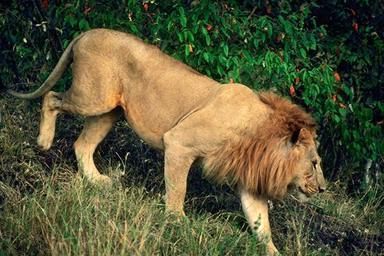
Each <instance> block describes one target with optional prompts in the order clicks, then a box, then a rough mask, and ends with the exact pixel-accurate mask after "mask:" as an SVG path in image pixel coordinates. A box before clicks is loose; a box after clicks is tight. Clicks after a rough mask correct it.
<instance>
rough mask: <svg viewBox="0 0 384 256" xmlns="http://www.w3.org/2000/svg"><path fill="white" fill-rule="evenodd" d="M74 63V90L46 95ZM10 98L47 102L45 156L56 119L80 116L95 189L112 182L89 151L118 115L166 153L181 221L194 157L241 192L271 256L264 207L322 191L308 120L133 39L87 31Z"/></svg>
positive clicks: (84, 158) (171, 200)
mask: <svg viewBox="0 0 384 256" xmlns="http://www.w3.org/2000/svg"><path fill="white" fill-rule="evenodd" d="M71 62H72V64H73V67H72V69H73V81H72V86H71V88H70V89H69V90H68V91H67V92H65V93H57V92H53V91H49V90H50V89H51V88H52V87H53V86H54V85H55V83H56V82H57V81H58V80H59V79H60V77H61V76H62V74H63V72H64V71H65V69H66V68H67V66H68V64H70V63H71ZM10 93H11V94H12V95H14V96H16V97H19V98H23V99H33V98H37V97H40V96H43V95H44V100H43V106H42V110H41V124H40V134H39V136H38V139H37V143H38V144H39V145H40V146H41V148H42V149H44V150H48V149H49V148H50V147H51V144H52V141H53V137H54V133H55V121H56V117H57V114H59V113H61V112H70V113H75V114H81V115H84V116H86V122H85V125H84V128H83V131H82V132H81V134H80V137H79V138H78V139H77V141H76V142H75V144H74V149H75V153H76V158H77V161H78V168H79V170H80V172H82V173H83V175H84V176H85V177H87V178H88V179H89V180H90V181H91V182H93V183H102V184H109V183H110V182H111V181H110V178H108V177H107V176H105V175H101V174H100V173H99V172H98V170H97V169H96V167H95V164H94V162H93V153H94V151H95V149H96V147H97V145H98V144H99V143H100V141H102V140H103V138H104V137H105V136H106V134H107V133H108V131H109V130H110V129H111V127H112V125H113V124H114V122H115V121H116V120H117V119H118V117H119V112H120V111H119V109H122V110H123V112H124V115H125V118H126V119H127V121H128V123H129V125H130V126H131V127H132V129H133V130H134V131H135V132H136V133H137V134H138V135H139V136H140V137H141V138H142V139H143V140H144V141H146V143H148V144H149V145H151V146H153V147H155V148H158V149H161V150H164V152H165V153H164V154H165V167H164V172H165V185H166V208H167V209H168V210H170V211H172V212H175V213H177V214H180V215H184V211H183V204H184V197H185V193H186V187H187V184H186V182H187V175H188V172H189V169H190V166H191V165H192V163H193V162H194V161H195V160H197V159H200V160H202V163H203V166H204V170H205V172H206V175H207V176H208V177H211V178H213V180H216V181H217V182H219V183H223V182H226V183H229V184H230V185H232V186H233V187H234V188H235V189H236V190H237V191H238V192H239V194H240V198H241V202H242V207H243V210H244V212H245V215H246V218H247V220H248V222H249V224H250V225H251V227H252V228H254V229H255V231H256V232H257V233H258V234H259V235H260V237H262V238H265V239H266V241H267V250H268V253H269V254H274V253H275V252H277V250H276V247H275V246H274V244H273V242H272V240H271V238H270V236H271V231H270V225H269V220H268V204H267V200H268V199H276V198H278V199H279V198H282V197H284V196H285V195H286V194H287V190H288V188H290V187H295V188H297V191H298V193H299V194H301V196H302V197H309V196H312V195H313V194H316V193H317V192H321V191H323V190H324V189H325V181H324V177H323V173H322V170H321V167H320V157H319V155H318V153H317V149H316V145H315V137H316V135H315V122H314V121H313V119H312V118H311V117H310V115H308V114H307V113H305V112H304V111H303V110H301V109H300V108H299V107H297V106H296V105H293V104H292V103H290V102H289V101H287V100H285V99H282V98H280V97H278V96H276V95H275V94H273V93H267V92H263V93H258V94H257V93H255V92H253V91H252V90H251V89H249V88H247V87H246V86H244V85H241V84H228V85H225V86H223V85H220V84H219V83H218V82H216V81H214V80H212V79H210V78H208V77H206V76H204V75H201V74H199V73H198V72H196V71H194V70H193V69H191V68H189V67H188V66H186V65H184V64H183V63H181V62H179V61H177V60H174V59H172V58H171V57H169V56H167V55H165V54H164V53H162V52H161V51H160V50H159V49H157V48H156V47H154V46H150V45H147V44H146V43H144V42H142V41H141V40H140V39H138V38H136V37H134V36H132V35H128V34H125V33H122V32H117V31H112V30H107V29H95V30H90V31H88V32H85V33H83V34H81V35H80V36H78V37H77V38H75V39H74V40H73V41H72V42H71V43H70V44H69V46H68V48H67V49H66V50H65V51H64V53H63V55H62V56H61V58H60V60H59V62H58V63H57V65H56V66H55V68H54V70H53V72H52V73H51V74H50V76H49V77H48V78H47V80H46V81H45V82H44V83H43V85H42V86H41V87H40V88H39V89H37V90H36V91H35V92H32V93H27V94H21V93H17V92H14V91H10Z"/></svg>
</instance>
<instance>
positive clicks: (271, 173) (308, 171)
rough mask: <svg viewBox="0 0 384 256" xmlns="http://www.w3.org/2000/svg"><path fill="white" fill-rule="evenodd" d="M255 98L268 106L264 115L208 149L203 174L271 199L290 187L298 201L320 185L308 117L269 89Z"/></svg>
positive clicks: (322, 184) (321, 187)
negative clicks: (239, 133)
mask: <svg viewBox="0 0 384 256" xmlns="http://www.w3.org/2000/svg"><path fill="white" fill-rule="evenodd" d="M259 99H260V101H261V102H263V103H264V104H266V105H268V106H269V107H270V109H271V110H272V111H271V112H270V115H269V118H267V120H266V121H263V122H262V123H260V124H257V127H256V128H255V129H254V131H253V132H251V133H250V134H247V135H244V136H241V137H240V138H237V139H231V140H229V141H228V142H227V143H226V144H225V145H223V147H220V148H219V149H217V150H215V151H213V152H210V153H209V154H208V155H207V157H206V159H205V161H204V166H205V174H206V175H207V176H208V177H210V178H212V179H214V180H216V181H217V182H219V183H223V182H228V183H230V184H232V185H234V186H241V187H242V188H243V189H246V190H247V191H249V192H250V193H254V194H258V195H264V196H266V197H268V198H272V199H274V198H277V199H280V198H282V197H284V196H285V195H286V194H287V192H288V191H289V190H292V188H294V189H295V190H296V191H297V193H298V197H299V199H300V200H303V201H305V200H306V199H307V198H308V197H311V196H312V195H314V194H316V193H318V192H322V191H324V189H325V180H324V177H323V173H322V170H321V167H320V162H321V159H320V157H319V155H318V153H317V146H316V131H315V128H316V124H315V122H314V120H313V118H312V117H311V116H310V115H309V114H307V113H306V112H305V111H303V110H302V109H301V108H299V107H298V106H297V105H294V104H292V103H291V102H289V101H288V100H285V99H283V98H281V97H279V96H277V95H275V94H273V93H270V92H268V93H267V92H264V93H260V94H259Z"/></svg>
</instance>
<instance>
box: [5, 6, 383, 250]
mask: <svg viewBox="0 0 384 256" xmlns="http://www.w3.org/2000/svg"><path fill="white" fill-rule="evenodd" d="M97 27H105V28H112V29H117V30H121V31H125V32H129V33H132V34H135V35H137V36H139V37H140V38H142V39H144V40H145V41H146V42H148V43H151V44H155V45H157V46H158V47H159V48H161V49H162V50H163V51H164V52H166V53H168V54H170V55H172V56H173V57H175V58H177V59H179V60H181V61H183V62H185V63H187V64H188V65H190V66H192V67H193V68H195V69H197V70H198V71H199V72H201V73H203V74H206V75H208V76H210V77H212V78H214V79H216V80H218V81H221V82H223V83H230V82H239V83H243V84H246V85H248V86H249V87H251V88H254V89H256V90H258V89H270V90H275V91H277V92H279V93H280V94H281V95H284V96H286V97H289V98H290V99H291V100H292V101H294V102H296V103H297V104H299V105H301V106H303V107H304V108H305V109H307V110H308V111H310V112H311V113H312V114H313V116H314V117H315V118H316V120H317V122H318V125H319V135H320V138H319V140H320V143H321V144H320V145H321V146H320V148H319V151H320V154H321V155H322V157H323V169H324V172H325V176H326V177H327V179H328V180H329V181H330V191H329V192H328V193H327V194H325V195H324V196H322V197H321V198H319V199H316V200H315V201H314V202H313V203H312V204H309V205H300V206H299V204H298V203H297V202H295V201H294V200H292V199H288V201H286V202H276V205H275V206H274V209H273V210H272V217H273V219H274V221H273V223H272V226H273V232H274V235H275V240H276V241H277V244H278V245H279V248H282V252H283V253H284V254H288V255H298V254H303V255H306V254H311V255H312V254H313V255H335V254H341V255H351V254H356V255H361V254H364V255H377V254H380V253H382V252H383V250H384V236H383V233H382V230H384V226H383V223H384V210H383V199H384V195H383V191H384V190H383V183H384V175H383V166H384V140H383V138H384V136H383V135H384V132H383V125H384V101H383V99H384V86H383V85H384V83H383V82H384V61H383V60H384V29H383V28H384V3H383V2H382V1H373V0H356V1H335V0H319V1H294V0H270V1H268V0H243V1H206V0H201V1H197V0H195V1H188V0H187V1H156V0H152V1H137V0H120V1H95V0H88V1H85V0H77V1H68V0H67V1H65V0H56V1H53V0H51V1H50V0H24V1H21V0H20V1H16V0H10V1H3V2H1V3H0V47H1V48H0V51H1V56H2V57H1V58H0V82H1V84H0V86H1V87H0V88H1V89H6V88H13V89H17V90H18V91H22V90H25V91H31V90H33V89H36V88H37V87H38V86H39V85H40V84H41V82H42V81H44V79H45V78H46V77H47V76H48V74H49V73H50V72H51V71H52V68H53V66H54V65H55V63H56V62H57V60H58V58H59V56H60V55H61V53H62V51H63V49H65V47H66V46H67V45H68V43H69V42H70V41H71V40H72V39H73V38H74V37H75V36H76V35H77V34H79V33H81V32H82V31H86V30H89V29H91V28H97ZM70 80H71V74H70V72H67V74H66V75H65V77H64V78H63V79H62V80H61V81H60V82H59V84H58V85H57V86H56V90H65V88H67V87H68V86H69V85H70ZM0 101H1V102H0V207H1V208H0V241H1V242H0V255H2V254H6V255H7V254H13V255H16V254H17V255H19V254H23V253H24V254H28V255H29V254H62V253H65V254H76V255H78V254H108V255H110V254H122V255H123V254H126V253H129V254H144V255H147V254H148V255H149V254H151V255H152V254H165V255H176V254H187V255H200V254H209V255H211V254H212V255H221V254H228V255H231V254H255V253H257V252H259V251H260V250H262V246H260V245H259V243H258V242H257V238H254V237H253V236H252V235H250V234H248V233H249V231H248V230H247V228H246V225H244V224H245V222H244V220H243V218H242V217H241V216H242V215H241V212H240V208H239V205H238V202H237V199H236V198H235V197H234V196H233V193H232V192H231V191H229V190H228V188H225V187H224V188H218V187H214V186H211V185H209V184H208V183H206V182H205V181H202V180H201V177H199V172H194V174H193V175H192V176H191V178H190V179H191V181H190V183H192V184H191V185H190V189H189V190H190V192H189V197H188V202H187V210H189V211H190V212H191V214H190V216H189V217H190V221H186V222H185V223H182V224H180V223H179V222H175V221H174V220H172V219H171V218H170V217H169V216H166V215H165V214H164V213H163V211H162V204H163V203H162V200H161V198H160V196H159V194H162V193H163V185H162V179H161V166H162V160H161V155H160V154H159V153H158V152H155V151H152V150H151V149H149V148H148V147H146V146H145V145H143V143H142V142H141V141H140V140H138V139H137V138H135V135H134V134H132V133H130V132H129V130H127V129H126V127H125V126H126V125H125V124H124V123H119V124H118V125H117V127H116V128H115V132H114V133H112V134H111V136H109V137H108V138H107V141H106V142H105V144H103V145H101V147H100V151H99V153H98V155H97V156H96V160H97V161H98V165H99V166H100V167H101V169H103V170H104V171H105V172H111V175H115V176H116V179H118V180H120V182H119V184H121V188H117V189H116V190H112V191H108V193H106V192H103V191H99V190H98V189H97V188H92V187H90V186H89V185H88V184H86V183H84V181H82V180H81V179H79V178H75V177H74V176H75V174H74V173H75V172H76V171H75V161H74V156H73V153H72V151H71V149H72V146H71V143H73V141H74V140H75V138H76V136H77V134H78V133H79V127H80V126H81V121H82V120H81V119H76V118H75V121H72V120H73V117H69V116H64V117H63V119H62V120H61V121H59V129H58V132H57V141H56V145H55V147H54V148H53V149H52V150H51V151H49V152H47V153H43V152H39V151H38V150H37V148H36V146H35V142H34V140H35V137H36V133H37V130H38V129H37V127H38V119H39V118H38V109H39V103H38V102H35V101H34V102H29V103H25V102H22V101H19V100H16V99H13V98H10V97H8V96H7V95H5V93H3V92H1V95H0ZM63 120H64V121H63ZM67 120H68V122H67ZM69 120H70V121H69ZM116 131H117V132H116ZM107 145H109V146H107ZM111 145H113V146H111ZM120 176H121V177H120ZM80 209H82V210H80ZM228 212H232V213H228ZM96 220H97V221H96ZM129 221H130V222H129ZM210 243H211V244H210Z"/></svg>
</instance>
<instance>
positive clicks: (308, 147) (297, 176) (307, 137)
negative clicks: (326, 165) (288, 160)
mask: <svg viewBox="0 0 384 256" xmlns="http://www.w3.org/2000/svg"><path fill="white" fill-rule="evenodd" d="M296 144H297V147H296V149H295V150H297V151H298V152H297V154H298V155H299V156H300V158H299V159H298V162H297V163H296V167H295V171H294V178H293V180H292V182H291V184H290V185H289V186H290V187H293V188H295V189H296V195H297V197H298V199H299V200H301V201H307V200H308V198H309V197H311V196H313V195H315V194H317V193H319V192H323V191H324V190H325V188H326V184H325V179H324V176H323V171H322V169H321V165H320V164H321V158H320V156H319V154H318V153H317V142H316V141H315V135H314V134H311V133H310V132H309V131H308V130H307V129H306V128H302V129H301V130H300V131H299V135H298V138H297V143H296Z"/></svg>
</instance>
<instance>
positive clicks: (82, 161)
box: [74, 109, 120, 186]
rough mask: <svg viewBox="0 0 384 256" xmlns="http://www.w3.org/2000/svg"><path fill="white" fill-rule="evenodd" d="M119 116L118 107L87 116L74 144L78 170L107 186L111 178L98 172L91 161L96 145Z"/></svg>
mask: <svg viewBox="0 0 384 256" xmlns="http://www.w3.org/2000/svg"><path fill="white" fill-rule="evenodd" d="M119 117H120V111H119V110H118V109H115V110H112V111H111V112H108V113H105V114H102V115H100V116H91V117H87V118H86V121H85V124H84V127H83V130H82V132H81V134H80V136H79V138H78V139H77V140H76V142H75V144H74V149H75V154H76V159H77V162H78V168H79V172H80V173H82V174H83V175H84V176H85V177H86V178H87V179H88V180H89V181H90V182H91V183H94V184H100V185H106V186H109V185H111V184H112V182H111V179H110V178H109V177H107V176H106V175H102V174H100V172H99V171H98V170H97V168H96V166H95V163H94V162H93V153H94V152H95V149H96V147H97V145H98V144H99V143H100V142H101V141H102V140H103V139H104V138H105V136H106V135H107V134H108V132H109V131H110V129H111V128H112V126H113V124H114V123H115V122H116V120H117V119H118V118H119Z"/></svg>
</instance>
